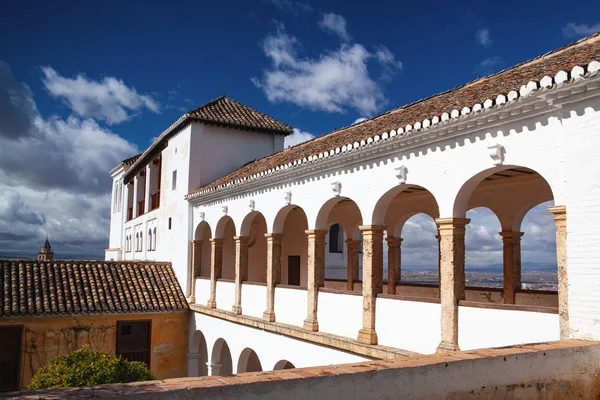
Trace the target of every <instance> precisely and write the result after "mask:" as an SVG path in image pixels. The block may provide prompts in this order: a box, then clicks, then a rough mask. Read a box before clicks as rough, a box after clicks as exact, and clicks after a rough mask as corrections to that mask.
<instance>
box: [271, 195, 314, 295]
mask: <svg viewBox="0 0 600 400" xmlns="http://www.w3.org/2000/svg"><path fill="white" fill-rule="evenodd" d="M307 229H308V218H307V216H306V212H305V211H304V209H303V208H302V207H299V206H296V205H288V206H285V207H283V208H282V209H281V210H279V212H278V213H277V216H276V217H275V222H274V224H273V233H283V238H282V240H281V283H284V284H287V283H290V280H289V278H290V276H292V275H291V274H289V272H290V271H289V269H290V268H291V267H295V265H296V264H294V265H291V264H290V259H291V258H292V257H294V263H295V262H296V261H295V260H297V259H296V257H299V258H300V286H301V287H306V283H307V279H308V270H307V259H308V241H307V237H306V230H307Z"/></svg>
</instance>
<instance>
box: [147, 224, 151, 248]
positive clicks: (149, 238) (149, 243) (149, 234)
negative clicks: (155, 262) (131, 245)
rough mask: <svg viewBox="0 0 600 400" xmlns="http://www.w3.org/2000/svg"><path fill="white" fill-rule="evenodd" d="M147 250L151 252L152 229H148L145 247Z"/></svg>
mask: <svg viewBox="0 0 600 400" xmlns="http://www.w3.org/2000/svg"><path fill="white" fill-rule="evenodd" d="M146 248H147V249H148V250H152V229H148V244H147V245H146Z"/></svg>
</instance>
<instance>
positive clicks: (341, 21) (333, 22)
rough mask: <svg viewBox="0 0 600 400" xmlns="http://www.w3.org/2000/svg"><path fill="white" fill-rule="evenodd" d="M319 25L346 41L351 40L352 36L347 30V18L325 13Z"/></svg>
mask: <svg viewBox="0 0 600 400" xmlns="http://www.w3.org/2000/svg"><path fill="white" fill-rule="evenodd" d="M319 26H320V27H321V28H322V29H324V30H325V31H326V32H329V33H332V34H334V35H337V36H339V38H340V39H341V40H342V41H344V42H349V41H350V40H352V37H351V36H350V34H349V33H348V31H347V30H346V19H345V18H344V17H342V16H341V15H337V14H334V13H325V14H323V18H322V19H321V21H320V22H319Z"/></svg>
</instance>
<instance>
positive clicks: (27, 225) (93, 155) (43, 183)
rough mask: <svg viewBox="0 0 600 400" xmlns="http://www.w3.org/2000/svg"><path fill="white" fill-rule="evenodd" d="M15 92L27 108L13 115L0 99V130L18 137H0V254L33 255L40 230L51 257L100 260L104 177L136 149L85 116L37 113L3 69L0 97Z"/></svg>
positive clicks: (106, 190)
mask: <svg viewBox="0 0 600 400" xmlns="http://www.w3.org/2000/svg"><path fill="white" fill-rule="evenodd" d="M4 65H5V64H4ZM6 71H8V73H7V72H6ZM15 93H16V94H18V95H19V96H21V97H20V98H19V102H20V103H21V104H27V105H28V107H25V108H22V109H20V110H21V114H13V113H11V110H12V108H11V107H13V105H12V103H7V102H1V101H0V115H2V116H6V117H5V118H3V121H2V122H3V125H4V124H7V125H8V126H15V125H17V124H20V125H21V126H22V130H19V135H20V136H19V137H18V140H15V138H14V137H13V136H14V135H6V134H4V132H2V134H0V249H2V251H3V252H11V251H18V252H20V253H22V254H23V253H25V254H29V255H31V256H34V255H35V253H36V252H37V248H39V247H40V246H41V244H42V241H43V237H44V234H45V233H46V232H48V233H49V235H50V240H51V242H52V245H53V246H54V247H55V249H56V252H57V255H58V256H60V255H61V254H66V255H81V256H86V257H87V256H92V255H93V256H95V257H100V256H102V250H103V249H104V248H105V247H106V245H107V244H108V237H107V236H108V228H109V222H110V220H109V218H110V215H109V214H110V190H111V179H110V176H109V175H108V173H107V172H108V170H109V169H111V168H112V167H114V166H115V165H116V164H117V163H118V162H119V161H121V160H123V159H125V158H127V157H129V156H131V155H133V154H135V153H136V152H137V151H138V149H137V147H136V146H135V145H134V144H132V143H130V142H128V141H126V140H125V139H123V138H121V137H119V136H118V135H116V134H114V133H112V132H111V131H110V130H107V129H106V128H104V127H102V126H100V125H99V124H98V123H97V122H96V121H94V120H92V119H89V118H81V117H79V116H77V115H71V116H69V117H68V118H66V119H62V118H59V117H44V116H42V115H41V114H40V113H39V112H38V111H37V107H36V106H35V102H34V101H33V97H32V94H31V92H30V91H29V90H28V89H27V88H26V87H25V86H24V85H23V84H21V83H18V82H16V80H15V79H14V76H12V73H10V69H8V68H7V67H6V65H5V68H4V70H3V72H2V78H1V79H0V99H5V98H7V97H9V96H15ZM11 118H15V119H20V120H19V121H14V120H13V119H11Z"/></svg>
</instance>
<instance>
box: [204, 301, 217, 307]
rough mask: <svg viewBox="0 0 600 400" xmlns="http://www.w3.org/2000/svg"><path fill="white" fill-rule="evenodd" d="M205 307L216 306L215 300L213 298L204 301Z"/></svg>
mask: <svg viewBox="0 0 600 400" xmlns="http://www.w3.org/2000/svg"><path fill="white" fill-rule="evenodd" d="M206 307H208V308H217V302H216V301H215V300H209V301H207V302H206Z"/></svg>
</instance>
